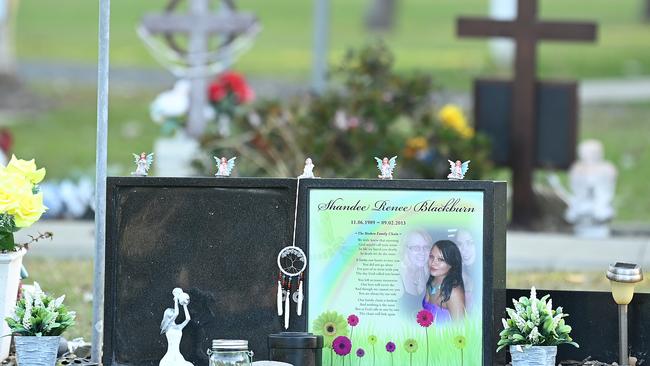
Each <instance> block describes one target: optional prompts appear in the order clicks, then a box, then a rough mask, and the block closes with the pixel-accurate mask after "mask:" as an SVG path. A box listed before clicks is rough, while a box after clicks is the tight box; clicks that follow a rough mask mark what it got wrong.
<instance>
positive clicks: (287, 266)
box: [277, 178, 307, 329]
mask: <svg viewBox="0 0 650 366" xmlns="http://www.w3.org/2000/svg"><path fill="white" fill-rule="evenodd" d="M299 190H300V178H298V183H297V185H296V208H295V211H294V215H293V240H292V243H291V246H288V247H284V248H282V250H280V253H278V268H279V269H280V272H279V273H278V293H277V306H278V316H283V315H284V329H288V328H289V317H290V313H291V306H290V302H291V300H293V301H294V302H295V303H296V304H297V305H296V315H298V316H301V315H302V303H303V300H304V298H305V296H304V293H303V291H304V290H303V282H304V272H305V268H307V256H306V255H305V252H303V250H302V249H300V248H298V247H297V246H296V223H297V221H298V193H299ZM293 282H297V283H296V284H295V285H293ZM292 288H293V289H294V291H295V292H294V293H293V295H292V293H291V289H292Z"/></svg>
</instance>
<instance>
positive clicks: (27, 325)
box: [23, 307, 32, 330]
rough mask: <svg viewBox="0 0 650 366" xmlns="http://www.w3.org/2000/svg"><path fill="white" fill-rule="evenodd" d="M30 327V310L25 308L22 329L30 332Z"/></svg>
mask: <svg viewBox="0 0 650 366" xmlns="http://www.w3.org/2000/svg"><path fill="white" fill-rule="evenodd" d="M31 327H32V308H31V307H29V308H25V315H23V328H25V329H26V330H30V329H31Z"/></svg>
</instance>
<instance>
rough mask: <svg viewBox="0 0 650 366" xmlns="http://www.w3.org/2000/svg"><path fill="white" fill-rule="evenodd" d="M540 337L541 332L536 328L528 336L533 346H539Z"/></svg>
mask: <svg viewBox="0 0 650 366" xmlns="http://www.w3.org/2000/svg"><path fill="white" fill-rule="evenodd" d="M540 336H541V334H539V330H538V329H537V327H534V328H533V330H532V331H531V332H530V334H529V335H528V339H530V340H531V342H532V344H533V345H534V344H537V342H539V337H540Z"/></svg>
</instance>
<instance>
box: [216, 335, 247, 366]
mask: <svg viewBox="0 0 650 366" xmlns="http://www.w3.org/2000/svg"><path fill="white" fill-rule="evenodd" d="M208 356H210V364H209V366H250V364H251V362H253V351H249V350H248V341H242V340H234V339H214V340H212V349H209V350H208Z"/></svg>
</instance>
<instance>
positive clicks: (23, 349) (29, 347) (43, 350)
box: [14, 336, 60, 366]
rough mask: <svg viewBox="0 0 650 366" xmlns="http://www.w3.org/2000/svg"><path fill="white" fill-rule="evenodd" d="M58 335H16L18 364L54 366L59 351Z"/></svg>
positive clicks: (25, 365)
mask: <svg viewBox="0 0 650 366" xmlns="http://www.w3.org/2000/svg"><path fill="white" fill-rule="evenodd" d="M59 338H60V337H59V336H51V337H36V336H16V337H14V340H15V342H16V359H17V361H18V366H54V365H56V354H57V352H58V351H59Z"/></svg>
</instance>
